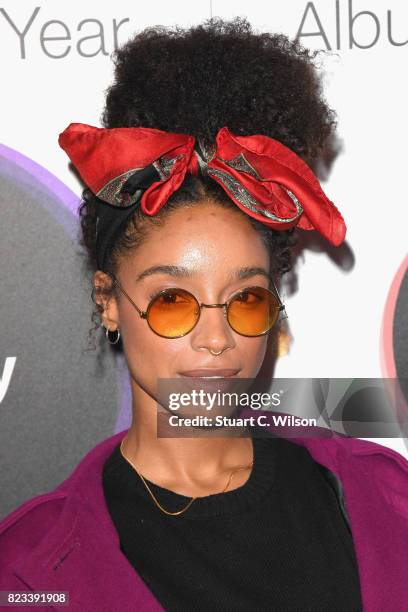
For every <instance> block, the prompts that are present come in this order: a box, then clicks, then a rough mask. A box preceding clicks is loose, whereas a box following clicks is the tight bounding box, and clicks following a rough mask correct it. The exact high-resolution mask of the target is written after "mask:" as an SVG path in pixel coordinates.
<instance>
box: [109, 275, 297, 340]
mask: <svg viewBox="0 0 408 612" xmlns="http://www.w3.org/2000/svg"><path fill="white" fill-rule="evenodd" d="M108 274H109V276H110V277H111V278H112V280H113V283H114V284H115V285H116V286H117V287H118V288H119V289H120V291H121V292H122V293H123V295H124V296H125V297H126V298H127V299H128V300H129V302H130V303H131V304H132V306H134V308H135V309H136V310H137V312H138V313H139V316H140V317H141V318H142V319H145V320H146V322H147V324H148V326H149V328H150V329H151V330H152V332H153V333H155V334H156V335H157V336H160V338H166V339H167V340H174V339H175V338H183V337H184V336H187V334H189V333H190V332H192V331H193V329H194V328H195V326H196V325H197V323H198V322H199V320H200V317H201V312H202V308H203V307H205V308H223V309H224V316H225V317H226V319H227V322H228V325H229V326H230V328H231V329H232V330H233V331H234V332H235V333H236V334H239V335H240V336H245V337H246V338H257V337H258V336H264V335H265V334H268V333H269V332H270V331H271V329H272V327H273V326H274V325H275V323H276V322H277V320H278V318H279V314H278V317H277V319H276V321H275V322H274V323H273V324H272V325H271V327H270V328H269V329H267V330H266V331H264V332H261V333H260V334H242V333H241V332H239V331H237V330H236V329H234V328H233V327H232V325H231V323H230V322H229V320H228V307H229V305H230V303H231V302H232V300H233V299H234V298H236V296H237V295H239V294H240V293H242V292H243V291H247V290H248V289H262V290H263V291H268V292H269V293H270V294H271V295H273V296H274V297H276V298H277V299H278V308H277V310H278V313H279V312H281V311H285V314H286V309H285V305H284V304H283V302H282V300H281V298H280V296H279V293H278V291H277V290H276V287H275V285H274V283H273V282H272V281H271V282H272V284H273V286H274V289H275V291H271V289H267V288H266V287H261V286H259V285H250V286H248V287H244V288H243V289H239V290H238V291H236V292H235V293H234V295H232V296H231V297H230V299H229V300H228V301H227V302H224V303H223V304H204V302H201V303H200V302H199V301H198V299H197V298H196V296H195V295H194V294H193V293H191V291H187V289H181V288H180V287H168V288H167V289H163V290H162V291H159V292H158V293H157V294H156V295H155V296H154V297H153V298H152V299H151V300H150V302H149V304H148V306H147V309H146V310H141V309H140V308H139V306H137V304H135V302H134V301H133V300H132V298H131V297H130V295H128V293H127V292H126V291H125V290H124V288H123V287H122V285H121V284H120V282H119V281H118V279H117V278H116V276H115V275H114V274H113V273H112V272H109V273H108ZM172 290H177V291H185V292H186V293H188V294H189V295H191V296H192V297H193V298H194V299H195V301H196V303H197V306H198V307H199V309H200V312H199V315H198V317H197V320H196V322H195V323H194V325H193V327H192V328H191V329H189V330H188V331H187V332H186V333H185V334H180V335H178V336H163V335H162V334H159V333H158V332H157V331H156V330H155V329H153V327H152V326H151V325H150V323H149V319H148V315H149V310H150V308H151V305H152V304H153V303H154V302H155V300H156V299H157V298H158V297H159V296H160V295H163V294H164V293H167V292H168V291H172ZM285 318H287V314H286V317H285Z"/></svg>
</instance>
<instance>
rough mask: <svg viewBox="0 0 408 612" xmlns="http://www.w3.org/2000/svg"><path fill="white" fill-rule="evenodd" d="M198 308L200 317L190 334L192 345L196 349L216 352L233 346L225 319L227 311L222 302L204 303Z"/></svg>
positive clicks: (231, 335)
mask: <svg viewBox="0 0 408 612" xmlns="http://www.w3.org/2000/svg"><path fill="white" fill-rule="evenodd" d="M200 306H201V310H200V319H199V321H198V323H197V325H196V326H195V328H194V330H193V334H192V339H191V341H192V345H193V348H195V349H196V350H199V349H202V348H205V349H207V350H211V351H214V352H215V353H218V352H219V351H222V352H224V351H225V350H227V349H228V348H233V347H234V346H235V340H234V336H233V333H232V329H231V327H230V326H229V323H228V320H227V311H226V308H225V306H224V305H223V304H204V303H202V304H201V305H200Z"/></svg>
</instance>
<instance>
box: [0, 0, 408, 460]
mask: <svg viewBox="0 0 408 612" xmlns="http://www.w3.org/2000/svg"><path fill="white" fill-rule="evenodd" d="M361 11H366V12H365V13H363V14H360V15H358V13H360V12H361ZM211 15H213V16H220V17H224V18H232V17H234V16H236V15H242V16H246V17H247V18H248V19H249V21H250V22H251V23H252V24H253V25H254V26H255V27H256V28H258V29H260V30H265V31H266V30H267V31H273V32H278V31H281V32H283V33H285V34H288V35H289V36H290V37H295V36H296V35H297V34H299V35H300V40H301V42H303V43H304V44H305V45H306V46H309V47H311V48H316V49H318V48H319V49H326V48H327V47H328V45H329V46H330V47H331V49H330V50H331V54H330V56H323V55H322V56H321V61H322V69H323V70H324V74H325V78H324V84H325V92H326V97H327V100H328V102H329V104H330V105H331V106H332V107H333V108H334V109H336V111H337V112H338V116H339V127H338V136H339V138H340V139H341V142H342V150H341V152H340V154H339V155H338V157H337V159H336V160H335V163H334V164H333V166H332V168H331V172H330V176H328V178H327V181H326V182H323V181H322V184H323V188H324V190H325V192H326V193H327V195H328V196H329V198H330V199H331V200H333V201H334V203H335V204H336V205H337V207H338V208H339V210H340V211H341V212H342V214H343V216H344V218H345V221H346V224H347V226H348V232H347V247H346V253H347V257H346V258H345V262H343V266H342V267H340V266H338V265H337V264H336V262H335V261H334V259H332V258H331V257H328V256H327V254H326V253H320V252H311V251H307V252H306V254H305V256H304V257H303V259H302V261H300V262H299V264H298V265H299V267H298V281H299V285H298V291H296V292H295V293H294V294H293V295H290V296H287V298H286V306H287V311H288V314H289V317H290V326H291V327H290V328H291V333H292V336H293V338H292V343H291V347H290V351H289V353H288V354H287V355H286V356H284V357H282V358H281V359H280V361H279V362H278V364H277V367H276V371H275V373H276V376H282V377H286V376H288V377H350V378H354V377H381V376H384V377H385V376H390V375H392V372H389V371H387V368H386V365H385V363H386V360H385V359H384V354H383V352H384V348H383V341H384V334H386V332H387V326H389V325H391V324H392V320H390V319H389V318H388V319H387V318H384V317H385V308H386V303H387V299H388V297H389V294H390V289H391V286H392V284H393V280H394V278H395V277H396V275H397V273H398V272H399V275H400V277H401V270H402V271H403V272H404V270H405V269H406V261H407V260H406V256H407V234H408V232H407V221H408V219H407V205H406V192H405V178H406V175H407V157H406V143H407V140H408V127H407V108H408V91H407V85H406V70H407V51H408V3H406V2H404V1H403V0H353V1H351V0H316V1H314V2H306V1H305V0H290V1H289V2H288V0H274V1H273V2H269V3H268V2H265V0H262V1H260V0H251V1H250V2H244V1H243V0H234V1H233V2H228V1H224V0H213V1H212V2H209V1H208V0H205V1H204V0H203V1H195V2H191V1H190V2H187V1H184V0H173V1H172V2H167V1H164V0H152V1H151V2H135V1H130V0H116V2H114V3H101V2H100V1H98V2H97V1H96V0H88V1H87V2H82V3H81V2H68V1H63V2H58V3H56V2H51V1H49V0H42V1H41V2H40V0H38V2H33V1H31V0H20V1H19V2H17V3H16V2H11V1H3V2H1V0H0V53H1V59H2V77H3V82H2V96H1V110H2V112H1V119H0V121H1V140H2V142H3V143H4V144H5V145H7V147H10V148H12V149H14V150H16V151H17V152H20V153H22V154H23V155H25V156H27V157H28V158H30V159H31V160H33V161H35V162H36V163H37V164H39V165H40V166H43V167H44V168H46V169H47V170H48V171H49V172H51V173H52V174H54V175H55V176H56V177H57V178H58V179H60V180H61V181H62V182H63V183H64V184H65V185H66V186H67V187H68V188H70V189H71V190H72V191H73V192H74V193H76V194H77V195H78V196H79V194H80V191H81V188H80V185H79V183H78V182H77V180H76V178H75V176H74V175H73V174H71V173H70V172H69V170H68V163H67V158H66V156H65V154H64V153H63V151H62V150H61V149H59V147H58V145H57V137H58V134H59V133H60V132H61V131H62V130H63V129H64V128H65V127H66V126H67V125H68V124H69V123H70V122H82V123H90V124H93V125H99V117H100V114H101V111H102V108H103V100H104V90H105V89H106V87H107V86H108V85H109V83H110V81H111V78H112V64H111V61H110V59H109V54H110V53H111V52H112V50H113V49H114V46H115V44H121V43H123V42H124V41H125V40H126V39H127V38H128V37H129V36H131V34H132V33H133V32H135V31H139V30H140V29H142V28H144V27H146V26H149V25H150V26H151V25H157V24H163V25H175V24H180V25H190V24H195V23H199V22H200V21H203V20H204V19H206V18H208V17H210V16H211ZM353 18H354V21H353ZM333 257H334V255H333ZM4 265H7V263H6V262H4V261H2V266H4ZM387 316H392V312H391V315H387ZM3 333H4V331H2V334H3ZM6 357H7V355H6V354H3V352H2V354H1V355H0V359H1V360H2V361H3V363H4V359H5V358H6ZM45 374H46V373H45ZM67 401H68V400H67ZM375 441H377V442H380V443H383V444H386V445H388V446H391V447H393V448H395V449H396V450H398V451H399V452H401V453H402V454H405V455H406V456H408V454H407V450H406V447H405V445H404V441H403V439H388V438H387V439H376V440H375Z"/></svg>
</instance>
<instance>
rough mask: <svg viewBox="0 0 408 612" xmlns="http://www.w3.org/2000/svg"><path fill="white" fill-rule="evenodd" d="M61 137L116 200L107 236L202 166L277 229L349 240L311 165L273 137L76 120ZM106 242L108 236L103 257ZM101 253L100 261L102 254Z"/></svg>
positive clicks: (94, 183)
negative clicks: (203, 134)
mask: <svg viewBox="0 0 408 612" xmlns="http://www.w3.org/2000/svg"><path fill="white" fill-rule="evenodd" d="M58 142H59V145H60V146H61V147H62V148H63V149H64V151H65V152H66V153H67V154H68V156H69V158H70V159H71V161H72V163H73V164H74V166H75V167H76V168H77V170H78V172H79V174H80V175H81V177H82V179H83V180H84V182H85V184H86V185H87V186H88V187H89V188H90V189H91V191H92V192H93V193H94V194H95V195H96V196H97V197H98V198H99V199H100V200H102V201H103V202H105V203H107V204H109V205H110V206H108V207H105V212H104V213H101V215H100V219H99V220H100V221H102V223H99V221H98V225H97V228H98V229H97V234H98V232H99V234H101V230H102V227H103V226H104V227H105V230H108V229H109V234H110V238H109V239H111V238H112V232H113V231H116V229H117V228H118V227H119V225H120V224H121V223H122V221H123V220H124V219H125V218H127V217H128V216H129V214H131V213H132V212H133V209H134V207H135V206H136V205H139V204H140V206H141V209H142V211H143V212H144V213H145V214H146V215H155V214H156V213H157V212H158V211H159V210H160V209H161V208H162V206H164V205H165V204H166V202H167V200H168V199H169V197H170V196H171V195H172V194H173V193H174V192H175V191H176V190H177V189H178V188H179V187H180V186H181V184H182V182H183V180H184V177H185V175H186V173H187V172H190V173H191V174H198V173H199V172H200V171H201V172H202V173H204V174H208V175H209V176H210V177H211V178H213V179H214V180H215V181H217V183H219V184H220V185H221V187H222V188H223V189H224V190H225V191H226V193H227V194H228V196H229V197H230V198H231V200H232V201H233V202H235V204H236V205H237V206H238V207H239V208H240V209H241V210H243V211H244V212H245V213H246V214H248V215H250V216H251V217H254V218H255V219H258V221H260V222H261V223H264V224H265V225H267V226H269V227H271V228H273V229H275V230H286V229H289V228H291V227H294V226H295V225H296V226H298V227H299V228H301V229H304V230H312V229H315V230H317V231H318V232H320V233H321V234H322V235H323V236H324V237H325V238H326V239H327V240H328V241H329V242H331V243H332V244H333V245H335V246H338V245H340V244H341V243H342V242H343V240H344V238H345V234H346V225H345V223H344V220H343V217H342V216H341V214H340V212H339V211H338V210H337V208H336V207H335V205H334V204H333V202H331V201H330V200H329V199H328V198H327V196H326V195H325V193H324V192H323V190H322V188H321V185H320V183H319V181H318V179H317V177H316V176H315V174H314V173H313V171H312V170H311V169H310V167H309V166H308V165H307V164H306V163H305V162H304V161H303V160H302V159H301V158H300V157H299V156H298V155H297V154H296V153H294V152H293V151H292V150H291V149H289V148H288V147H286V146H285V145H283V144H282V143H281V142H279V141H277V140H274V139H273V138H269V137H268V136H262V135H254V136H236V135H234V134H232V133H231V132H230V131H229V130H228V128H227V127H223V128H221V129H220V130H219V131H218V133H217V136H216V139H215V144H214V145H213V146H212V147H210V148H208V147H205V146H204V145H203V143H202V142H201V141H198V142H197V141H196V139H195V138H194V136H190V135H188V134H177V133H172V132H165V131H162V130H157V129H153V128H141V127H140V128H132V127H131V128H111V129H108V128H96V127H93V126H91V125H86V124H83V123H71V124H70V125H69V126H68V127H67V128H66V129H65V130H64V132H62V134H60V136H59V140H58ZM108 209H109V211H108ZM125 211H126V212H125ZM102 234H106V231H102ZM107 246H108V241H107V239H106V236H102V237H101V239H100V241H99V252H100V253H99V255H100V254H101V251H102V250H105V251H106V248H107ZM97 251H98V238H97ZM98 258H99V263H100V264H101V265H102V262H103V257H101V256H99V257H98Z"/></svg>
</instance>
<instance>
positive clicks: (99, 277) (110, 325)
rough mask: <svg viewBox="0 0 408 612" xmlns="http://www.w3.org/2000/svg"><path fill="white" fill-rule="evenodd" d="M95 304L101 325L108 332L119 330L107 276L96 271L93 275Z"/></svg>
mask: <svg viewBox="0 0 408 612" xmlns="http://www.w3.org/2000/svg"><path fill="white" fill-rule="evenodd" d="M93 284H94V287H95V302H96V303H97V304H98V306H99V311H100V317H101V321H102V325H104V327H106V328H107V329H109V330H110V331H115V330H116V329H118V328H119V309H118V303H117V299H116V296H115V293H114V289H113V288H112V278H111V277H110V276H109V274H106V273H105V272H102V271H101V270H97V272H95V274H94V278H93Z"/></svg>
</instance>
